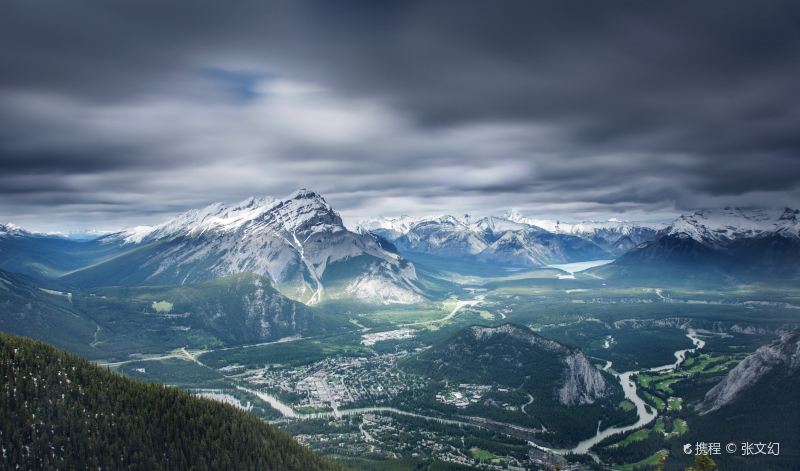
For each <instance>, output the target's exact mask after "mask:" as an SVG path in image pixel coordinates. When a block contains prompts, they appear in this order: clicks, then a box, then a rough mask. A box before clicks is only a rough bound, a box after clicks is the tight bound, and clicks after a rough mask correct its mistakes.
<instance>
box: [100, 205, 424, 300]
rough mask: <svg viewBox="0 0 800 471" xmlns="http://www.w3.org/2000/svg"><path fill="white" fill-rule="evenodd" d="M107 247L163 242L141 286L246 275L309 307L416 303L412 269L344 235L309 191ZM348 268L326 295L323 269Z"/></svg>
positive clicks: (214, 212)
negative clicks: (328, 301)
mask: <svg viewBox="0 0 800 471" xmlns="http://www.w3.org/2000/svg"><path fill="white" fill-rule="evenodd" d="M106 240H108V241H119V242H122V245H127V244H148V243H151V242H156V241H158V242H164V243H159V244H154V246H153V248H152V250H153V251H154V254H153V255H152V256H151V257H150V258H149V259H148V261H147V262H146V263H145V264H144V265H142V266H140V269H141V270H143V273H142V275H141V276H145V277H146V278H145V279H146V281H147V282H155V281H161V282H175V281H178V282H180V283H186V282H193V281H200V280H205V279H210V278H215V277H220V276H226V275H231V274H236V273H242V272H252V273H256V274H259V275H262V276H266V277H268V278H270V279H271V280H272V281H273V283H275V285H276V287H277V288H278V289H280V290H281V291H283V292H284V294H286V295H288V296H290V297H293V298H295V299H298V300H301V301H303V302H306V303H310V304H314V303H317V302H320V301H321V300H322V297H323V294H325V296H327V297H333V296H337V295H341V293H347V295H348V296H354V297H356V298H358V299H361V300H365V301H367V300H373V301H377V302H383V303H394V302H397V303H407V302H418V301H421V300H422V298H421V296H420V294H419V290H418V289H417V288H416V286H415V284H414V282H415V281H416V273H415V271H414V267H413V265H411V264H410V263H407V262H406V261H405V260H403V259H402V258H401V257H400V256H399V255H398V254H397V253H394V252H391V251H389V250H387V249H386V248H384V247H383V246H381V245H380V244H379V243H378V241H376V240H375V238H374V237H373V236H371V235H368V234H363V233H355V232H350V231H348V230H347V228H346V227H345V226H344V224H343V222H342V218H341V217H340V216H339V214H338V213H337V212H336V211H334V210H333V208H332V207H331V205H330V204H328V202H327V201H325V199H324V198H323V197H322V196H321V195H320V194H319V193H316V192H314V191H311V190H307V189H301V190H298V191H295V192H294V193H292V194H290V195H289V196H287V197H285V198H282V199H275V198H272V197H266V198H254V197H251V198H247V199H246V200H244V201H241V202H239V203H236V204H231V205H228V204H224V203H213V204H210V205H208V206H206V207H204V208H200V209H193V210H190V211H186V212H184V213H182V214H179V215H178V216H176V217H174V218H173V219H171V220H169V221H167V222H165V223H163V224H159V225H157V226H154V227H146V226H144V227H137V228H133V229H130V230H128V231H125V232H123V233H120V234H115V235H112V236H109V237H108V238H107V239H106ZM351 261H353V263H354V265H353V266H354V267H356V268H355V269H349V268H347V269H342V270H334V275H330V276H332V277H338V278H335V282H334V284H335V285H336V286H337V289H336V290H335V291H334V290H331V289H329V288H328V279H329V275H328V273H329V270H328V268H329V267H331V266H333V265H337V266H343V265H345V264H350V262H351ZM199 267H202V268H199ZM341 273H349V275H346V276H344V275H342V274H341ZM348 277H350V278H352V279H350V278H348ZM342 278H345V279H344V280H343V279H342ZM348 283H349V284H348Z"/></svg>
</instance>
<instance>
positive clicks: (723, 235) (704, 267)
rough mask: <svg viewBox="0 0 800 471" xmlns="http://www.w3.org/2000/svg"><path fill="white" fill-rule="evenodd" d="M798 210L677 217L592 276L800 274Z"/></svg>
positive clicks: (732, 210)
mask: <svg viewBox="0 0 800 471" xmlns="http://www.w3.org/2000/svg"><path fill="white" fill-rule="evenodd" d="M798 215H800V211H798V210H796V209H789V208H784V209H772V210H769V209H741V208H724V209H719V210H701V211H696V212H694V213H691V214H686V215H682V216H680V217H679V218H678V219H676V220H675V221H674V222H673V223H672V224H670V225H669V226H668V227H667V228H665V229H664V230H662V231H660V232H659V233H658V234H657V236H656V237H655V238H654V239H652V240H650V241H647V242H644V243H642V244H640V245H638V246H637V247H635V248H634V249H632V250H630V251H629V252H627V253H625V254H624V255H622V256H621V257H620V258H618V259H617V260H616V261H615V262H614V263H612V264H611V265H608V266H605V267H600V268H596V269H594V270H593V273H595V274H600V275H603V276H612V277H618V278H636V279H647V278H651V277H654V276H661V277H665V276H666V277H671V278H673V279H683V280H687V281H697V280H698V279H714V280H720V279H722V280H725V279H727V280H729V281H740V282H749V281H758V280H765V279H770V280H781V279H796V278H797V277H798V276H800V220H799V219H798Z"/></svg>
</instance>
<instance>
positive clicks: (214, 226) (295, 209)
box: [120, 189, 344, 243]
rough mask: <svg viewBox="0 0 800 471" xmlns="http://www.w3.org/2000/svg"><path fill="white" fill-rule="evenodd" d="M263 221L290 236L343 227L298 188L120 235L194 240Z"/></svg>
mask: <svg viewBox="0 0 800 471" xmlns="http://www.w3.org/2000/svg"><path fill="white" fill-rule="evenodd" d="M263 219H276V220H277V221H278V222H279V224H280V225H281V226H282V227H283V228H284V229H286V230H287V231H288V232H292V233H295V232H301V231H308V230H313V229H314V226H318V225H324V226H330V227H333V228H336V229H343V228H344V226H343V224H342V220H341V217H339V214H338V213H336V211H334V210H333V208H331V206H330V205H329V204H328V202H327V201H325V199H324V198H323V197H322V196H321V195H320V194H319V193H316V192H314V191H311V190H306V189H300V190H298V191H295V192H294V193H292V194H290V195H289V196H287V197H286V198H283V199H276V198H274V197H271V196H267V197H261V198H257V197H253V196H251V197H249V198H247V199H245V200H243V201H240V202H239V203H235V204H231V205H227V204H225V203H212V204H209V205H208V206H205V207H203V208H200V209H192V210H189V211H186V212H184V213H181V214H179V215H177V216H176V217H174V218H172V219H170V220H168V221H166V222H164V223H162V224H159V225H157V226H137V227H134V228H132V229H129V230H127V231H124V232H123V233H121V234H120V236H121V237H122V239H123V240H124V242H125V243H141V242H147V241H152V240H159V239H169V238H175V237H180V236H188V237H195V236H200V235H204V234H208V233H222V232H235V231H238V230H241V229H245V228H247V227H250V226H254V225H257V224H258V223H259V221H260V220H263ZM330 227H329V228H330ZM318 229H319V228H318Z"/></svg>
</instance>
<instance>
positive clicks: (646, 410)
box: [550, 329, 706, 454]
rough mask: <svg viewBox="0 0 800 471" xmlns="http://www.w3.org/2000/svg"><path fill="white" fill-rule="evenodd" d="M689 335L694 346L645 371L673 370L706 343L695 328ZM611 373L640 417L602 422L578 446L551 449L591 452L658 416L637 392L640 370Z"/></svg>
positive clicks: (562, 451) (578, 452)
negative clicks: (671, 360) (617, 422)
mask: <svg viewBox="0 0 800 471" xmlns="http://www.w3.org/2000/svg"><path fill="white" fill-rule="evenodd" d="M686 336H687V337H689V340H691V341H692V344H694V348H687V349H684V350H678V351H676V352H675V362H674V363H670V364H669V365H664V366H657V367H655V368H648V369H647V370H645V371H652V372H654V373H664V372H667V371H672V370H675V369H677V368H678V367H679V366H681V364H682V363H683V362H684V361H685V360H686V354H687V353H694V352H696V351H697V350H699V349H701V348H703V347H704V346H705V345H706V343H705V341H704V340H702V339H701V338H699V337H697V332H695V331H694V330H691V329H690V330H689V333H688V334H686ZM609 368H611V362H610V361H606V365H605V367H604V368H603V369H604V370H609ZM611 373H612V374H613V375H614V376H615V377H616V378H617V380H618V381H619V384H620V386H622V391H623V393H624V394H625V399H627V400H629V401H631V402H632V403H633V404H634V405H635V406H636V413H637V414H638V416H639V419H638V420H637V421H636V422H635V423H633V424H631V425H626V426H624V427H609V428H607V429H604V430H600V424H598V425H597V433H596V434H595V435H594V436H593V437H591V438H587V439H586V440H583V441H582V442H580V443H578V445H577V446H575V447H574V448H571V449H563V450H550V451H552V452H554V453H558V454H564V453H575V454H586V453H588V452H589V449H591V448H592V447H593V446H595V445H597V444H598V443H600V442H601V441H603V440H605V439H606V438H608V437H610V436H612V435H616V434H618V433H625V432H629V431H631V430H635V429H637V428H640V427H642V426H644V425H647V424H649V423H650V422H652V421H653V420H655V418H656V417H658V412H656V409H655V408H653V407H650V406H647V407H645V404H646V403H645V401H644V399H642V398H641V397H639V395H638V394H637V393H636V391H637V390H636V383H635V382H634V381H633V380H632V379H631V377H632V376H633V375H635V374H636V373H639V371H626V372H624V373H614V372H613V371H611Z"/></svg>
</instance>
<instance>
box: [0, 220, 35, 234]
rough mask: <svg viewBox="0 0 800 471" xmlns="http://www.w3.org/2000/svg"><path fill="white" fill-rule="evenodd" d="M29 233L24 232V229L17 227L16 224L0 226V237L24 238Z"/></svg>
mask: <svg viewBox="0 0 800 471" xmlns="http://www.w3.org/2000/svg"><path fill="white" fill-rule="evenodd" d="M29 234H30V232H28V231H26V230H25V229H23V228H21V227H19V226H17V225H16V224H12V223H10V222H9V223H7V224H0V237H4V236H24V235H29Z"/></svg>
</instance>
